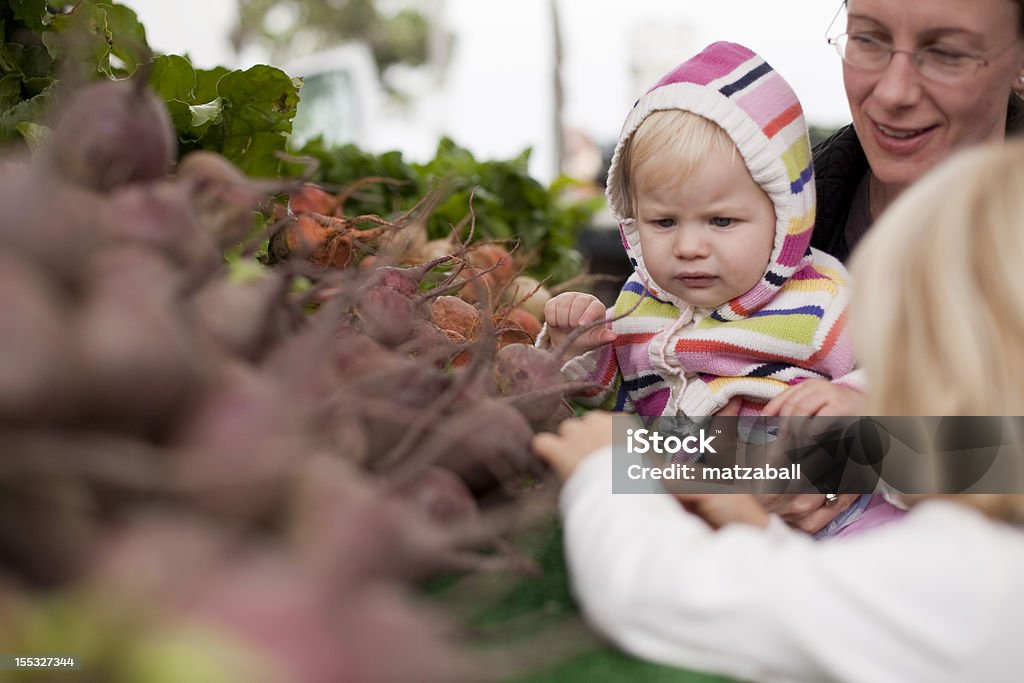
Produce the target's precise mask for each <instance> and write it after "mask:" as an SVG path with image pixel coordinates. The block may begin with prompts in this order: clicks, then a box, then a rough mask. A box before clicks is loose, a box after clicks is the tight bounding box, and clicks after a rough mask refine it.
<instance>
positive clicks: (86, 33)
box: [43, 0, 114, 80]
mask: <svg viewBox="0 0 1024 683" xmlns="http://www.w3.org/2000/svg"><path fill="white" fill-rule="evenodd" d="M51 29H52V30H50V31H47V32H45V33H43V44H44V45H45V46H46V48H47V50H49V52H50V55H51V56H52V57H53V58H54V59H55V60H61V61H63V62H64V63H65V64H67V65H68V66H71V67H74V68H76V69H77V70H78V75H79V76H80V77H81V78H83V79H86V80H91V79H94V78H96V76H97V75H98V74H102V75H105V76H107V77H112V76H113V75H114V74H112V73H111V69H110V46H111V44H112V43H113V36H111V34H110V31H109V30H108V29H107V13H106V12H105V11H103V9H102V8H100V7H98V6H96V5H95V4H94V3H92V2H89V1H88V0H83V1H82V2H81V3H79V4H78V5H77V6H76V7H75V9H74V10H72V11H71V12H69V13H68V14H60V15H57V16H55V17H54V18H53V21H52V22H51Z"/></svg>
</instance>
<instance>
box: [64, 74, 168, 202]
mask: <svg viewBox="0 0 1024 683" xmlns="http://www.w3.org/2000/svg"><path fill="white" fill-rule="evenodd" d="M177 149H178V142H177V139H176V138H175V135H174V126H173V124H172V123H171V117H170V114H168V112H167V107H166V106H164V103H163V101H162V100H161V99H160V98H159V97H157V95H156V94H155V93H154V92H153V91H152V90H150V89H149V87H147V86H146V84H145V82H144V81H141V80H136V81H99V82H95V83H91V84H89V85H87V86H85V87H84V88H82V89H81V90H79V91H78V92H77V93H75V95H74V96H73V97H72V99H71V101H70V102H69V103H68V104H67V106H66V107H65V108H64V110H63V112H62V114H61V118H60V121H59V122H58V123H57V126H56V128H54V131H53V134H52V135H51V137H50V139H49V140H48V142H47V152H46V158H47V159H48V161H49V165H50V166H51V167H52V168H53V170H55V171H56V172H57V173H58V174H60V176H61V177H63V178H64V179H65V180H67V181H68V182H70V183H73V184H75V185H78V186H79V187H83V188H87V189H90V190H95V191H98V192H108V191H110V190H111V189H113V188H115V187H118V186H120V185H124V184H126V183H130V182H137V181H146V180H154V179H156V178H160V177H162V176H163V175H164V174H165V173H167V170H168V169H169V168H170V165H171V162H172V161H173V160H174V158H175V157H176V156H177Z"/></svg>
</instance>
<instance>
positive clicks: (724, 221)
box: [711, 216, 733, 228]
mask: <svg viewBox="0 0 1024 683" xmlns="http://www.w3.org/2000/svg"><path fill="white" fill-rule="evenodd" d="M732 223H733V220H732V219H731V218H726V217H725V216H715V217H713V218H712V219H711V225H713V226H715V227H716V228H728V227H729V226H730V225H732Z"/></svg>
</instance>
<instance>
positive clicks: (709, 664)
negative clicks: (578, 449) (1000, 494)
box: [560, 449, 1024, 683]
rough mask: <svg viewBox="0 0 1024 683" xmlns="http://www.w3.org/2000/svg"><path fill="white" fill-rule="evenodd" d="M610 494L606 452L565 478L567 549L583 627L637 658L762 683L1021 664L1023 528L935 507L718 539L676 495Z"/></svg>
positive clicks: (946, 674) (943, 676) (733, 529)
mask: <svg viewBox="0 0 1024 683" xmlns="http://www.w3.org/2000/svg"><path fill="white" fill-rule="evenodd" d="M611 485H612V472H611V450H610V449H606V450H603V451H599V452H597V453H595V454H593V455H591V456H589V457H588V458H587V459H586V460H584V461H583V462H582V463H581V464H580V466H579V467H578V468H577V470H576V472H575V473H574V474H573V476H572V477H570V479H569V480H568V481H567V482H566V484H565V487H564V489H563V492H562V496H561V501H560V506H561V511H562V516H563V518H564V522H565V537H566V540H565V547H566V555H567V560H568V565H569V571H570V574H571V581H572V586H573V591H574V593H575V595H576V597H577V600H578V601H579V603H580V607H581V609H582V611H583V613H584V616H585V618H586V619H587V620H588V621H589V622H590V624H591V625H592V626H593V627H594V628H595V629H596V630H598V631H599V632H601V633H603V634H604V635H605V636H606V637H608V638H609V639H610V640H611V641H613V642H614V643H616V644H617V645H619V646H620V647H622V648H623V649H624V650H626V651H628V652H630V653H632V654H634V655H636V656H638V657H641V658H644V659H649V660H652V661H656V662H660V663H664V664H669V665H675V666H681V667H684V668H688V669H695V670H700V671H707V672H715V673H721V674H726V675H729V676H735V677H739V678H744V679H753V680H757V681H824V680H838V681H846V680H849V681H872V682H873V683H877V682H879V681H914V680H920V681H925V680H927V681H952V680H965V681H966V680H971V677H976V676H979V675H980V676H982V677H981V678H974V680H999V679H1000V678H1001V677H1000V676H999V674H1000V672H1001V673H1002V674H1003V676H1002V678H1006V677H1007V676H1008V675H1009V670H1008V669H1005V668H1003V667H1006V666H1010V665H1009V664H1008V663H1007V657H1011V658H1016V666H1015V667H1014V668H1013V671H1015V672H1019V671H1020V667H1021V666H1024V659H1022V658H1024V655H1021V654H1019V652H1020V651H1021V650H1024V648H1020V647H1019V645H1012V643H1019V642H1022V641H1021V639H1024V625H1022V624H1024V620H1021V619H1020V618H1019V617H1018V616H1017V615H1016V613H1015V612H1016V608H1012V607H1009V606H1008V605H1013V604H1016V605H1017V606H1018V607H1019V606H1020V605H1022V604H1024V581H1022V580H1021V579H1020V578H1019V576H1018V574H1017V573H1016V572H1019V571H1020V570H1021V568H1022V567H1024V533H1021V532H1020V531H1018V530H1014V529H1010V528H1009V527H1005V526H1004V525H1001V524H995V523H992V522H988V521H987V520H984V519H983V518H981V517H980V516H979V515H977V514H976V513H974V512H972V511H969V510H966V509H963V508H961V507H960V506H957V505H953V504H949V503H932V504H926V505H924V506H922V508H928V510H927V511H926V510H925V509H922V510H920V511H915V512H914V513H912V514H911V515H910V516H908V517H907V518H905V519H904V520H902V521H900V522H898V523H894V524H892V525H890V526H888V527H885V528H882V529H877V530H874V531H873V532H870V533H865V534H863V535H861V536H859V537H858V536H855V537H851V538H849V539H845V540H842V541H825V542H815V541H813V540H811V539H810V538H809V537H808V536H806V535H804V534H800V533H797V532H792V531H790V530H789V529H788V528H783V527H781V524H780V523H779V522H777V521H776V522H774V523H773V524H772V525H771V526H770V528H769V529H768V530H767V531H765V530H760V529H757V528H755V527H750V526H745V525H738V524H737V525H730V526H728V527H726V528H724V529H722V530H721V531H719V532H717V533H716V532H713V531H711V530H710V529H709V528H708V527H707V526H706V525H705V524H704V523H703V522H702V521H701V520H700V519H699V518H697V517H695V516H693V515H690V514H688V513H686V512H685V511H684V510H683V509H682V507H681V506H679V505H678V503H677V502H676V501H675V500H674V499H673V498H671V497H669V496H661V495H651V494H633V495H630V494H612V493H611ZM950 534H952V536H951V535H950ZM1007 534H1008V535H1007ZM951 539H955V540H951ZM1008 555H1009V556H1011V557H1007V556H1008ZM1014 562H1015V563H1016V564H1015V565H1014V564H1013V563H1014ZM1007 563H1009V564H1007ZM979 667H981V668H980V669H979ZM986 667H987V668H986ZM1013 675H1016V673H1014V674H1013ZM986 676H987V678H986Z"/></svg>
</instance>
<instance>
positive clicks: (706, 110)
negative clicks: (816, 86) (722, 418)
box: [563, 43, 861, 419]
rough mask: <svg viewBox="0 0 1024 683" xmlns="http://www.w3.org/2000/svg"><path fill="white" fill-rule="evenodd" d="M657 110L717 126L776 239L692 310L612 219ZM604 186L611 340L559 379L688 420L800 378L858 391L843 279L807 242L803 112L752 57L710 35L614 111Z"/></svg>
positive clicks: (809, 213)
mask: <svg viewBox="0 0 1024 683" xmlns="http://www.w3.org/2000/svg"><path fill="white" fill-rule="evenodd" d="M666 109H681V110H685V111H690V112H693V113H695V114H699V115H701V116H703V117H705V118H707V119H710V120H711V121H713V122H715V123H717V124H718V125H719V126H720V127H722V128H723V129H724V130H725V132H726V133H728V135H729V136H730V138H732V140H733V142H734V143H735V144H736V147H737V149H738V150H739V152H740V154H741V155H742V157H743V159H744V162H745V163H746V165H747V169H748V170H749V171H750V174H751V176H752V177H753V179H754V181H755V182H757V183H758V184H759V185H760V186H761V187H762V189H764V191H765V192H766V194H767V195H768V197H769V198H770V199H771V201H772V204H773V207H774V209H775V216H776V236H775V244H774V247H773V250H772V254H771V257H770V259H769V262H768V266H767V268H766V270H765V272H764V275H763V276H762V278H761V279H760V281H759V282H758V283H757V284H756V285H754V287H752V288H751V289H750V290H749V291H747V292H746V293H744V294H742V295H740V296H738V297H736V298H735V299H733V300H731V301H728V302H726V303H724V304H722V305H721V306H719V307H717V308H715V309H695V308H693V307H691V306H689V305H688V304H686V303H685V302H683V301H681V300H679V299H678V298H676V297H674V296H673V295H671V294H669V293H667V292H665V293H662V292H660V291H659V289H658V286H657V284H656V283H655V282H653V281H652V279H651V278H650V276H649V274H648V272H647V268H646V266H645V265H644V260H643V253H642V250H641V247H640V238H639V231H638V230H637V227H636V225H635V221H634V220H633V217H632V216H628V215H624V214H625V210H624V209H623V207H624V206H625V203H624V201H623V199H624V197H625V193H626V192H627V189H626V187H625V179H624V176H625V174H626V173H627V169H623V168H622V167H621V164H620V163H619V159H620V156H621V152H622V150H623V148H624V147H625V145H627V144H628V143H629V140H630V137H631V136H632V134H633V133H634V132H635V131H636V129H637V128H638V127H639V126H640V124H641V123H642V122H643V120H644V119H645V118H646V117H647V116H648V115H649V114H651V113H652V112H654V111H659V110H666ZM607 194H608V200H609V206H610V208H611V210H612V212H613V214H614V215H615V216H616V218H617V219H618V220H619V226H620V231H621V234H622V238H623V245H624V246H625V248H626V252H627V254H628V255H629V256H630V259H631V261H632V263H633V265H634V268H635V273H634V274H633V276H632V277H631V278H630V279H629V281H628V282H627V283H626V285H625V286H624V287H623V289H622V292H621V293H620V294H619V297H618V300H617V301H616V304H615V306H614V308H613V309H612V310H611V311H609V314H608V315H609V319H610V322H609V326H610V327H611V328H612V329H613V330H615V332H616V333H617V335H618V337H617V339H616V341H615V342H614V343H613V344H611V345H607V346H605V347H602V348H599V349H595V350H593V351H591V352H589V353H587V354H584V355H583V356H580V357H577V358H574V359H571V360H570V361H569V362H568V363H566V365H565V367H564V368H563V373H564V374H565V375H566V376H567V377H568V378H571V379H579V380H583V381H587V382H593V383H595V384H598V385H599V386H600V387H601V388H600V389H599V390H596V391H593V392H591V393H590V394H588V395H587V396H585V397H583V401H584V402H586V403H589V404H591V405H598V406H602V407H606V408H610V409H616V410H627V411H631V412H637V413H639V414H640V415H641V416H644V417H650V418H653V417H657V416H660V415H686V416H688V417H690V418H695V419H700V418H703V417H706V416H709V415H711V414H713V413H714V412H715V411H717V410H718V409H719V408H721V407H722V406H724V405H725V404H726V403H727V402H728V400H729V399H730V398H732V397H733V396H742V397H745V398H746V399H748V401H746V402H745V404H744V409H743V413H744V414H750V413H756V412H757V410H758V408H759V407H760V406H761V405H763V404H764V403H765V402H766V401H768V400H769V399H771V398H772V397H774V396H776V395H778V394H779V393H780V392H781V391H783V390H784V389H785V388H786V387H788V386H790V385H794V384H797V383H799V382H801V381H804V380H806V379H811V378H820V379H826V380H830V381H836V382H837V383H842V384H844V385H846V386H850V387H851V388H861V387H860V381H859V373H856V372H854V354H853V348H852V343H851V340H850V338H849V335H848V333H847V330H846V326H845V323H846V306H847V299H848V293H849V292H848V274H847V273H846V271H845V270H844V268H843V266H842V265H841V264H840V263H839V262H838V261H836V260H835V259H833V258H832V257H830V256H828V255H826V254H824V253H822V252H819V251H817V250H813V249H811V248H810V246H809V245H810V238H811V231H812V229H813V225H814V201H815V197H814V183H813V169H812V166H811V153H810V145H809V142H808V137H807V127H806V124H805V123H804V117H803V112H802V110H801V108H800V104H799V102H798V100H797V98H796V94H795V93H794V92H793V91H792V89H791V88H790V87H789V85H788V84H787V83H786V82H785V81H784V80H783V79H782V77H781V76H780V75H779V74H778V73H777V72H775V71H774V70H773V69H772V68H771V67H770V66H769V65H768V64H767V63H766V62H765V61H764V60H763V59H761V58H760V57H758V56H757V55H755V54H754V53H753V52H751V51H750V50H748V49H747V48H745V47H742V46H739V45H735V44H731V43H715V44H713V45H710V46H709V47H707V48H706V49H705V50H704V51H702V52H701V53H700V54H698V55H696V56H695V57H693V58H692V59H690V60H688V61H686V62H684V63H683V64H682V65H680V66H679V67H677V68H676V69H675V70H673V71H672V72H671V73H669V74H668V75H667V76H665V77H664V78H663V79H661V81H659V82H658V83H657V84H656V85H655V86H654V87H653V88H652V89H651V90H650V91H648V92H647V93H646V94H645V95H644V96H643V97H641V98H640V99H639V100H638V101H637V103H636V104H635V105H634V107H633V109H632V111H631V112H630V114H629V116H628V117H627V119H626V123H625V124H624V126H623V130H622V134H621V135H620V138H619V143H618V146H617V147H616V150H615V154H614V155H613V157H612V164H611V167H610V169H609V174H608V190H607ZM619 316H624V317H620V318H618V319H615V318H617V317H619Z"/></svg>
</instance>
